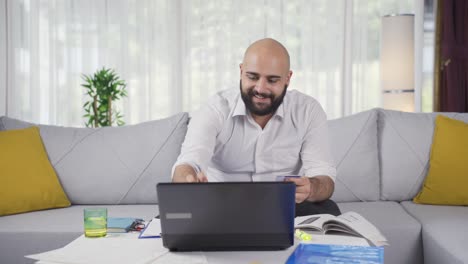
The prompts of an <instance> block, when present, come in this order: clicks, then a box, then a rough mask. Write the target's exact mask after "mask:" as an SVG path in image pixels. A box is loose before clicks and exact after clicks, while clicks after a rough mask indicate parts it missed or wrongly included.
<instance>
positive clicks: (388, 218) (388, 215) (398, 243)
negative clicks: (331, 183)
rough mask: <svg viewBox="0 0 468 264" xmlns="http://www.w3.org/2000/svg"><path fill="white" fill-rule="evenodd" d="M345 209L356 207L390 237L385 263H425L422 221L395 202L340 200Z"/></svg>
mask: <svg viewBox="0 0 468 264" xmlns="http://www.w3.org/2000/svg"><path fill="white" fill-rule="evenodd" d="M338 206H339V207H340V210H341V212H342V213H345V212H348V211H354V212H357V213H359V214H360V215H362V216H364V217H365V218H366V219H367V220H369V221H370V222H371V223H373V224H374V225H375V226H376V227H377V228H378V229H379V230H380V232H381V233H382V234H383V235H384V236H385V237H386V238H387V240H388V242H389V244H390V245H389V246H385V247H384V258H385V261H384V262H385V263H388V264H405V263H406V264H417V263H423V252H422V245H421V224H420V223H419V222H418V221H417V220H416V219H414V218H413V217H412V216H411V215H409V214H408V213H407V212H406V211H405V210H404V209H403V207H402V206H401V205H400V204H398V203H396V202H353V203H338Z"/></svg>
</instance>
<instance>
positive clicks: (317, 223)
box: [294, 214, 336, 233]
mask: <svg viewBox="0 0 468 264" xmlns="http://www.w3.org/2000/svg"><path fill="white" fill-rule="evenodd" d="M334 218H336V216H333V215H330V214H316V215H306V216H298V217H296V218H294V228H300V229H309V230H310V229H312V230H314V231H319V232H321V233H323V232H324V229H323V223H324V222H326V221H329V220H331V219H334Z"/></svg>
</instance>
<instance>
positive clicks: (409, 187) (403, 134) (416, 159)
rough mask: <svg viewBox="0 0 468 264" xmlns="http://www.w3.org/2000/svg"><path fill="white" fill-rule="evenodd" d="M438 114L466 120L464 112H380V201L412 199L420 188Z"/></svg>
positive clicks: (380, 110)
mask: <svg viewBox="0 0 468 264" xmlns="http://www.w3.org/2000/svg"><path fill="white" fill-rule="evenodd" d="M439 114H443V115H445V116H448V117H450V118H455V119H458V120H462V121H464V122H467V121H468V114H467V113H463V114H462V113H407V112H400V111H392V110H384V109H379V119H378V120H379V122H378V131H379V149H380V151H379V159H380V167H381V181H382V186H381V200H392V201H405V200H411V199H413V197H414V196H415V195H416V194H417V193H418V192H419V190H420V189H421V185H422V183H423V182H424V179H425V177H426V174H427V171H428V168H429V157H430V150H431V145H432V136H433V133H434V120H435V117H436V116H437V115H439Z"/></svg>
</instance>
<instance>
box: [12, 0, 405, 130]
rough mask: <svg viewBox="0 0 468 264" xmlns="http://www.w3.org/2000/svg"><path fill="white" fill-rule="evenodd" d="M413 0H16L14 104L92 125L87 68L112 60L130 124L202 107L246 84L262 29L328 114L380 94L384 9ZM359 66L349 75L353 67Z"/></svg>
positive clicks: (26, 111)
mask: <svg viewBox="0 0 468 264" xmlns="http://www.w3.org/2000/svg"><path fill="white" fill-rule="evenodd" d="M413 10H414V1H413V0H385V1H384V0H381V1H375V0H224V1H216V0H79V1H78V0H77V1H72V0H6V11H7V19H6V21H7V25H6V27H7V37H6V38H7V45H6V46H7V48H8V55H9V56H8V60H7V67H8V71H7V74H8V76H7V80H8V84H7V93H6V94H7V98H6V100H7V115H8V116H10V117H14V118H19V119H22V120H28V121H32V122H38V123H43V124H54V125H65V126H83V125H84V121H85V119H84V118H83V117H82V116H83V114H84V111H83V107H82V106H83V104H84V102H86V101H87V100H88V98H87V97H86V95H85V93H84V91H85V90H84V88H83V87H81V86H80V84H81V83H83V81H82V79H81V75H82V74H92V73H94V72H95V71H96V70H97V69H100V68H102V67H103V66H104V67H110V68H114V69H115V70H116V72H117V73H118V74H119V75H120V77H121V78H122V79H124V80H126V81H127V83H128V86H127V90H128V97H127V98H124V99H123V100H121V101H119V102H118V103H117V107H118V108H119V110H121V112H122V113H123V114H124V120H125V122H126V123H127V124H135V123H139V122H143V121H148V120H153V119H159V118H163V117H167V116H169V115H171V114H175V113H177V112H180V111H192V110H195V109H196V108H198V107H199V106H200V105H201V104H203V103H204V102H205V100H206V99H207V98H208V97H210V96H211V95H213V94H214V93H216V92H217V91H219V90H223V89H226V88H238V85H239V63H240V62H241V60H242V56H243V52H244V50H245V48H246V47H247V46H248V45H249V44H250V43H252V42H253V41H255V40H257V39H260V38H264V37H272V38H275V39H277V40H279V41H280V42H282V43H283V44H284V45H285V46H286V47H287V48H288V50H289V52H290V55H291V67H292V70H293V72H294V73H293V77H292V80H291V84H290V88H289V89H296V90H300V91H302V92H304V93H307V94H309V95H311V96H313V97H315V98H316V99H318V100H319V101H320V102H321V103H322V105H323V107H324V108H325V110H326V112H327V114H328V117H329V118H337V117H341V116H344V115H348V114H351V113H354V112H358V111H362V110H366V109H370V108H372V107H377V106H379V105H380V85H379V82H380V80H379V61H378V59H379V48H380V42H379V40H380V17H381V16H382V15H386V14H389V13H413ZM346 76H349V78H345V77H346Z"/></svg>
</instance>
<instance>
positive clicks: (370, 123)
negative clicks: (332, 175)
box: [328, 110, 380, 202]
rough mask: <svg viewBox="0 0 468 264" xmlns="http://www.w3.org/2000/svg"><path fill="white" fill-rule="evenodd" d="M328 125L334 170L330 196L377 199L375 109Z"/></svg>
mask: <svg viewBox="0 0 468 264" xmlns="http://www.w3.org/2000/svg"><path fill="white" fill-rule="evenodd" d="M328 127H329V131H330V146H331V151H332V154H333V157H334V159H335V164H336V169H337V176H336V180H335V192H334V193H333V196H332V198H331V199H333V200H334V201H337V202H354V201H376V200H379V198H380V178H379V161H378V148H377V111H376V110H369V111H365V112H361V113H358V114H354V115H351V116H347V117H343V118H339V119H335V120H331V121H329V122H328Z"/></svg>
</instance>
